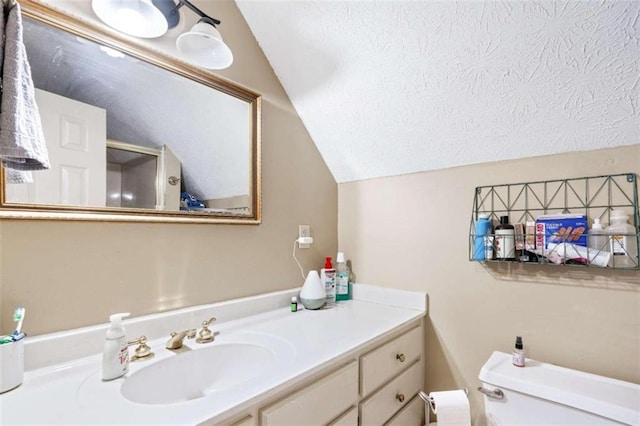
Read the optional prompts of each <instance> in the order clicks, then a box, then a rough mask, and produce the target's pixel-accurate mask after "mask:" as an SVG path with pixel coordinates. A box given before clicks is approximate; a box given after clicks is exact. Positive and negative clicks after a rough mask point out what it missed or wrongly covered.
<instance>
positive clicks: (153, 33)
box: [91, 0, 233, 70]
mask: <svg viewBox="0 0 640 426" xmlns="http://www.w3.org/2000/svg"><path fill="white" fill-rule="evenodd" d="M91 4H92V7H93V11H94V12H95V13H96V15H98V17H99V18H100V19H101V20H102V21H103V22H105V23H106V24H107V25H109V26H111V27H113V28H115V29H116V30H118V31H121V32H123V33H126V34H129V35H132V36H135V37H143V38H153V37H160V36H162V35H163V34H164V33H166V32H167V30H168V29H170V28H174V27H175V26H176V25H178V22H180V13H179V9H180V8H181V7H182V6H187V8H188V9H190V10H191V11H192V12H194V13H195V14H197V15H198V16H200V19H199V20H198V22H197V23H196V24H195V25H194V26H193V27H192V28H191V30H190V31H187V32H185V33H183V34H181V35H180V36H179V37H178V39H177V40H176V47H177V48H178V51H179V52H180V53H181V54H182V56H183V57H184V59H185V60H186V61H188V62H190V63H192V64H194V65H197V66H200V67H203V68H210V69H218V70H219V69H224V68H227V67H229V66H230V65H231V64H232V63H233V53H232V52H231V49H229V47H228V46H227V45H226V44H225V43H224V41H223V40H222V36H221V35H220V32H219V31H218V29H217V28H216V25H220V21H219V20H217V19H215V18H212V17H210V16H208V15H206V14H205V13H204V12H202V11H201V10H200V9H198V8H197V7H196V6H194V5H193V4H192V3H191V2H190V1H189V0H178V4H176V3H175V2H174V0H92V1H91Z"/></svg>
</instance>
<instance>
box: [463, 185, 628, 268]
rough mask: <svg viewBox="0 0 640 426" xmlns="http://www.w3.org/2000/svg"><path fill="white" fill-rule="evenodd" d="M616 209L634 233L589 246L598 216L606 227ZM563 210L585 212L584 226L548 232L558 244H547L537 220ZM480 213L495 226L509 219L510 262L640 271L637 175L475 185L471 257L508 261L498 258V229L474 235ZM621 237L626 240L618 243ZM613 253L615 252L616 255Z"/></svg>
mask: <svg viewBox="0 0 640 426" xmlns="http://www.w3.org/2000/svg"><path fill="white" fill-rule="evenodd" d="M613 210H615V211H617V212H619V211H622V212H624V214H626V215H627V216H628V223H629V224H630V225H632V226H633V229H634V231H633V232H628V233H620V232H616V233H615V236H614V234H612V233H605V236H604V238H603V239H602V240H600V241H601V243H600V244H598V245H596V246H594V245H593V244H590V243H589V244H588V243H587V241H589V242H590V241H592V240H590V238H592V237H594V238H595V233H592V234H590V233H589V231H591V226H592V223H593V221H594V219H599V220H600V222H601V223H603V224H604V225H608V224H610V223H611V217H612V214H611V212H612V211H613ZM562 214H571V215H577V216H581V215H584V216H585V217H586V221H585V222H584V225H585V226H576V227H571V226H565V227H563V228H560V230H559V231H558V232H556V233H555V234H553V235H550V234H545V238H549V241H551V240H553V239H555V240H556V241H559V243H558V244H548V243H547V242H546V240H545V242H542V243H541V241H543V240H542V237H541V235H540V229H541V228H540V227H539V226H537V223H538V222H536V220H537V219H538V220H539V221H540V220H542V218H541V216H545V217H549V215H562ZM480 215H487V216H488V218H489V221H490V222H491V224H492V225H493V226H495V225H497V224H499V223H500V217H502V216H508V218H509V223H510V224H512V225H515V228H516V229H515V231H516V232H515V234H514V236H513V237H510V238H513V239H514V242H513V245H514V247H515V256H514V257H513V258H510V259H511V260H506V261H507V262H509V261H511V262H515V263H533V264H550V265H577V266H582V267H584V266H590V267H600V268H608V269H640V262H639V260H638V253H640V238H639V236H640V235H639V234H638V229H639V228H638V227H639V226H640V216H639V215H638V185H637V176H636V174H635V173H622V174H616V175H605V176H591V177H580V178H571V179H557V180H547V181H537V182H524V183H514V184H502V185H491V186H479V187H477V188H476V189H475V195H474V200H473V209H472V214H471V222H470V225H469V260H471V261H482V262H501V263H504V262H505V260H502V259H500V260H498V259H496V258H495V249H496V246H495V244H496V243H497V240H496V234H495V231H490V233H487V234H476V221H477V220H478V218H479V216H480ZM527 225H528V226H527ZM492 229H493V227H492ZM519 230H520V232H518V231H519ZM565 232H566V233H565ZM543 233H544V232H543ZM580 237H583V238H580ZM499 238H504V237H499ZM621 238H623V239H624V244H623V245H615V244H617V241H619V240H620V239H621ZM612 244H614V245H615V246H613V245H612ZM480 245H482V246H484V251H483V252H482V250H481V252H480V254H478V253H479V252H478V250H479V246H480ZM576 246H579V247H577V248H576ZM620 247H623V248H622V249H621V248H620ZM612 251H613V252H615V253H617V255H612V254H611V253H612ZM483 253H484V254H483Z"/></svg>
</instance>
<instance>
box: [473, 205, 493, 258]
mask: <svg viewBox="0 0 640 426" xmlns="http://www.w3.org/2000/svg"><path fill="white" fill-rule="evenodd" d="M490 233H491V221H490V220H489V216H487V215H486V214H484V213H480V214H479V215H478V220H476V226H475V238H474V243H473V260H491V258H493V256H491V258H489V259H487V239H488V238H489V236H488V234H490ZM491 251H492V252H493V247H492V250H491ZM492 254H493V253H492Z"/></svg>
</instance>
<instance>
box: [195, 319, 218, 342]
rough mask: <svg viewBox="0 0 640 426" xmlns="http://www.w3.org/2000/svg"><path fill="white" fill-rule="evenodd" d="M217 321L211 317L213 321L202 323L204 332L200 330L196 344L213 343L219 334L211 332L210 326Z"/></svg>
mask: <svg viewBox="0 0 640 426" xmlns="http://www.w3.org/2000/svg"><path fill="white" fill-rule="evenodd" d="M215 320H216V319H215V318H214V317H211V319H209V321H202V330H200V332H199V333H198V338H197V339H196V342H198V343H210V342H213V339H214V338H215V336H216V335H218V334H219V333H217V332H216V333H213V332H212V331H211V330H209V325H210V324H211V323H212V322H214V321H215Z"/></svg>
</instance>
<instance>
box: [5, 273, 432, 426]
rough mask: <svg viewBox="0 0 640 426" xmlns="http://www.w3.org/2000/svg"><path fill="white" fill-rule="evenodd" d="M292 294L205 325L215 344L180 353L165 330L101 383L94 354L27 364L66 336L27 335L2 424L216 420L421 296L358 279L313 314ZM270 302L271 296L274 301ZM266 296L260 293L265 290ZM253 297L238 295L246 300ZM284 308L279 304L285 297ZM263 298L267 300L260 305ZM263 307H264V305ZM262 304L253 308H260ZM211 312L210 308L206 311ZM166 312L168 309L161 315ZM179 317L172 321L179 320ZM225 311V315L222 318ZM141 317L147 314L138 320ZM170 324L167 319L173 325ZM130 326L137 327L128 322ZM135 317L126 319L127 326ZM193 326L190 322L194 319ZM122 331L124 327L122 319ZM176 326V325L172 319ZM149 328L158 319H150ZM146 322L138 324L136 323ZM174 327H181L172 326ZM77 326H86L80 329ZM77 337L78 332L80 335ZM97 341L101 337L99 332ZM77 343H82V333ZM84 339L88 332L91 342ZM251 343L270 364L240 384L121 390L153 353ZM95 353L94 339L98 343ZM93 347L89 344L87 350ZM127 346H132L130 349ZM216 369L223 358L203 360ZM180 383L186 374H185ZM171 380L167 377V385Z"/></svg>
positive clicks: (303, 372)
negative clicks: (138, 392)
mask: <svg viewBox="0 0 640 426" xmlns="http://www.w3.org/2000/svg"><path fill="white" fill-rule="evenodd" d="M296 293H297V291H295V290H291V291H285V292H277V293H272V295H275V296H274V297H271V299H274V298H275V299H277V300H278V304H279V305H280V306H281V307H276V308H275V309H269V310H266V311H263V312H259V313H256V314H253V315H245V316H242V317H240V318H235V319H229V320H227V321H220V315H217V317H218V322H216V323H214V324H213V325H212V326H211V329H212V330H214V331H218V332H220V334H219V335H218V336H217V337H216V340H215V341H214V342H213V343H209V344H198V343H196V342H195V339H194V340H187V339H185V341H184V345H185V347H186V348H184V349H183V350H182V351H180V352H172V351H169V350H167V349H165V347H164V344H165V342H166V341H167V337H168V335H167V336H164V337H156V338H154V336H153V334H154V333H153V332H152V333H147V334H148V335H149V336H150V341H149V342H148V343H149V345H150V346H151V348H152V350H153V352H154V353H155V356H154V358H153V359H151V360H148V361H144V362H132V363H131V364H130V368H129V373H128V374H127V376H125V377H123V378H119V379H116V380H113V381H110V382H103V381H102V380H101V357H102V355H101V353H94V354H92V355H88V356H82V357H80V358H75V359H69V360H66V361H64V362H58V363H54V364H49V365H43V364H46V363H42V362H40V364H38V362H29V358H30V357H32V358H35V357H42V355H41V354H38V353H36V351H45V350H47V346H46V345H47V344H48V345H50V346H49V347H51V345H53V344H56V342H57V343H58V344H60V343H61V342H64V339H65V333H64V332H63V333H55V335H53V336H44V337H40V336H35V337H34V338H33V339H34V340H36V341H37V343H39V344H40V346H39V347H36V346H34V347H33V348H32V349H31V353H30V351H29V349H27V350H26V355H25V356H26V360H25V362H26V364H27V366H29V365H30V364H31V365H32V366H35V367H38V368H34V369H31V370H28V371H26V372H25V376H24V381H23V383H22V385H21V386H20V387H18V388H17V389H15V390H13V391H10V392H7V393H5V394H2V395H0V423H2V424H34V423H40V424H45V423H46V424H61V423H63V424H95V423H108V424H160V423H162V424H169V423H179V424H197V423H201V422H204V421H209V422H215V421H216V420H222V419H224V418H228V417H229V416H231V415H234V414H236V413H239V412H240V411H242V410H243V409H245V408H246V407H249V406H251V405H253V404H257V403H260V402H262V401H264V400H266V399H267V398H268V397H269V396H270V395H272V394H273V392H276V391H278V390H280V389H283V388H284V387H288V386H292V385H295V384H296V383H298V382H301V381H302V380H304V379H305V378H306V377H308V376H309V375H310V374H313V373H314V372H318V371H320V370H321V369H323V368H326V367H327V366H329V365H331V363H334V362H336V361H339V360H340V359H342V358H343V357H347V356H349V354H351V353H355V352H356V351H357V350H358V349H360V348H362V347H363V346H364V345H366V344H370V343H372V342H374V341H376V340H382V339H384V338H385V337H386V336H388V335H389V334H391V333H393V332H394V331H396V330H398V329H399V328H401V327H403V326H404V325H407V324H409V323H411V322H415V321H417V320H419V319H420V318H422V317H423V316H425V314H426V295H425V294H424V293H419V292H407V291H402V290H393V289H383V288H380V287H374V286H368V285H363V284H356V285H354V300H350V301H346V302H339V303H338V304H337V306H336V307H335V308H332V309H324V310H318V311H310V310H300V311H298V312H295V313H293V312H291V311H290V308H289V305H288V302H287V301H288V300H289V299H290V297H291V296H292V295H295V294H296ZM275 299H274V300H275ZM262 300H263V302H264V297H263V299H262ZM252 302H255V301H254V300H253V301H252V298H246V299H242V300H241V302H240V303H242V306H244V307H245V309H246V307H247V304H249V305H250V304H251V303H252ZM283 302H284V303H287V305H286V307H283V304H284V303H283ZM225 304H226V305H227V306H226V309H227V310H229V309H230V307H233V308H234V309H235V308H237V306H239V305H229V304H228V302H223V303H221V304H213V305H207V306H205V307H197V308H194V309H196V310H197V312H196V314H195V315H193V312H192V311H191V310H190V309H187V310H181V311H180V312H181V314H182V315H183V316H184V315H185V313H186V314H188V315H192V316H195V317H198V318H200V319H201V320H202V318H204V317H205V316H206V315H208V314H210V313H212V312H221V311H224V309H225V308H224V306H222V305H225ZM262 305H265V304H264V303H262ZM263 307H264V306H263ZM258 310H260V309H258ZM214 315H215V314H214ZM169 316H170V314H169ZM166 317H167V315H163V314H156V315H154V316H153V318H152V320H153V321H155V322H156V323H157V322H158V321H162V320H163V318H165V321H166ZM176 318H177V317H174V318H173V319H174V320H175V321H177V319H176ZM229 318H232V316H231V315H230V316H229ZM145 321H148V320H145ZM175 321H174V324H175ZM136 324H137V325H136ZM140 324H146V327H147V328H148V329H153V327H151V326H150V323H149V322H141V321H139V322H138V323H135V322H133V323H132V324H131V325H132V326H133V328H134V329H135V328H136V327H138V328H140ZM196 324H197V323H196ZM124 325H125V327H127V334H128V335H127V337H128V338H130V339H131V338H134V337H137V336H132V335H130V334H129V326H128V323H127V322H126V321H125V322H124ZM174 326H175V325H174ZM155 327H156V328H157V325H156V326H155ZM142 328H144V327H142ZM175 328H176V329H178V330H181V329H182V328H180V327H177V326H176V327H175ZM86 330H88V332H90V333H92V335H93V337H92V339H93V340H94V341H95V335H97V333H98V332H99V333H100V334H102V336H104V334H103V333H104V330H106V325H104V326H100V327H94V328H91V329H86ZM86 330H85V331H86ZM80 334H82V333H80ZM78 335H79V333H78V332H75V331H74V332H70V333H69V339H71V340H73V339H74V338H78ZM103 339H104V337H103ZM85 340H87V339H86V338H85ZM89 340H91V339H89ZM237 342H240V343H245V342H252V343H257V344H261V345H263V346H265V347H267V348H268V349H270V350H272V351H273V352H274V353H276V354H277V362H276V363H275V364H274V365H272V366H270V368H268V369H265V371H262V372H261V373H260V374H259V375H258V376H256V377H253V378H252V379H251V380H248V381H247V382H246V383H244V384H242V385H240V386H235V387H233V388H232V389H229V390H225V391H222V392H212V393H207V394H205V395H204V396H202V397H199V398H195V399H191V400H187V401H183V402H177V403H169V404H157V405H154V404H141V403H136V402H131V401H129V400H128V399H126V398H125V397H124V396H123V395H122V393H121V387H122V386H123V384H124V383H125V382H126V380H128V378H130V377H131V376H132V375H134V374H136V373H137V372H138V371H140V370H141V369H144V368H146V367H147V366H149V365H152V364H153V363H156V362H158V361H160V360H163V359H166V358H170V357H179V356H180V355H181V353H183V352H184V351H189V350H202V349H203V348H206V347H211V346H213V345H224V344H228V343H237ZM62 344H64V343H62ZM94 349H97V350H98V351H99V350H100V349H101V346H98V347H97V348H94ZM94 352H95V351H94ZM131 353H133V351H131ZM210 368H212V369H215V368H224V365H215V364H214V365H210ZM185 380H188V378H186V377H185ZM167 386H169V384H167Z"/></svg>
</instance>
